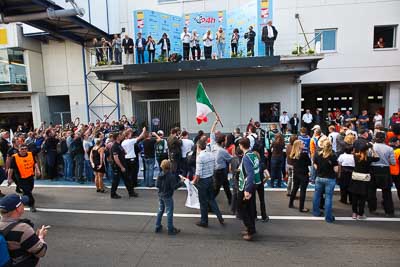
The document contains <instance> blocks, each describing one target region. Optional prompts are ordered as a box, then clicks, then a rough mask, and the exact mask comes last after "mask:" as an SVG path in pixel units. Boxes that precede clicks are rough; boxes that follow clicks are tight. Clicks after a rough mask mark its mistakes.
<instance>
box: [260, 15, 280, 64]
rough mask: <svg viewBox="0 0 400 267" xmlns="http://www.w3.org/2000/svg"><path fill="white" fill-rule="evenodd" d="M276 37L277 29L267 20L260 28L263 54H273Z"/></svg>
mask: <svg viewBox="0 0 400 267" xmlns="http://www.w3.org/2000/svg"><path fill="white" fill-rule="evenodd" d="M276 37H278V31H277V30H276V28H275V27H274V26H272V21H271V20H270V21H268V23H267V25H266V26H264V28H263V29H262V36H261V39H262V41H263V42H264V43H265V55H266V56H273V55H274V42H275V40H276Z"/></svg>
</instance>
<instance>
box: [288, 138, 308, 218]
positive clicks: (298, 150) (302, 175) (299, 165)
mask: <svg viewBox="0 0 400 267" xmlns="http://www.w3.org/2000/svg"><path fill="white" fill-rule="evenodd" d="M303 149H304V143H303V141H301V140H296V141H295V142H294V143H293V148H292V151H291V153H290V155H289V158H290V159H291V160H292V162H293V181H294V184H293V189H292V193H291V194H290V200H289V208H293V207H294V206H293V202H294V199H295V198H296V194H297V190H299V188H300V205H299V211H300V212H308V211H309V209H306V208H304V201H305V200H306V190H307V186H308V180H309V169H308V167H309V166H311V160H310V157H309V156H308V153H306V152H304V151H303Z"/></svg>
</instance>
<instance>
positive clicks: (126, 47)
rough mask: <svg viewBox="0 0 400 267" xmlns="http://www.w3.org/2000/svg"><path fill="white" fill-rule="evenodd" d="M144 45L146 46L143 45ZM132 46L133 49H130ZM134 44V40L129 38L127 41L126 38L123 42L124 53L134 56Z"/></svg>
mask: <svg viewBox="0 0 400 267" xmlns="http://www.w3.org/2000/svg"><path fill="white" fill-rule="evenodd" d="M143 45H144V44H143ZM130 46H132V47H131V48H129V47H130ZM134 46H135V45H134V43H133V39H132V38H129V39H128V40H126V39H125V38H124V39H123V40H122V47H123V48H124V52H125V54H128V53H129V54H133V47H134Z"/></svg>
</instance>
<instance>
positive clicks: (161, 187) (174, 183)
mask: <svg viewBox="0 0 400 267" xmlns="http://www.w3.org/2000/svg"><path fill="white" fill-rule="evenodd" d="M182 185H183V183H182V182H181V181H180V179H179V176H177V175H175V174H173V173H171V172H168V173H166V174H164V173H161V174H160V175H159V176H158V177H157V182H156V187H157V188H158V196H159V197H162V198H170V197H172V196H173V195H174V191H175V190H176V189H178V188H179V187H181V186H182Z"/></svg>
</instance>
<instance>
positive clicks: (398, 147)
mask: <svg viewBox="0 0 400 267" xmlns="http://www.w3.org/2000/svg"><path fill="white" fill-rule="evenodd" d="M389 142H390V143H389V144H390V146H391V147H393V150H394V159H395V160H396V165H390V175H391V176H392V180H393V183H394V184H395V186H396V189H397V196H398V197H399V199H400V139H398V138H397V137H392V138H391V139H390V140H389Z"/></svg>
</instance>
